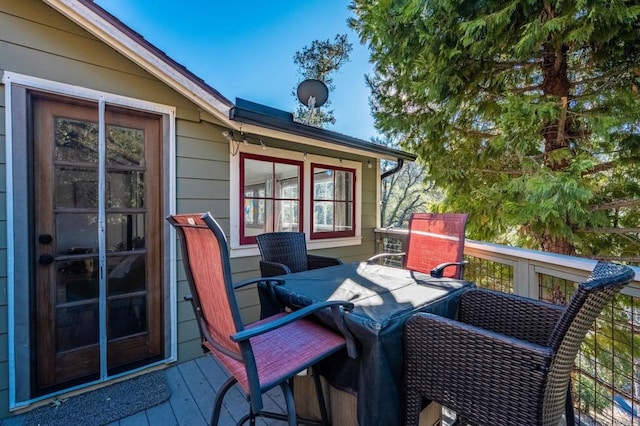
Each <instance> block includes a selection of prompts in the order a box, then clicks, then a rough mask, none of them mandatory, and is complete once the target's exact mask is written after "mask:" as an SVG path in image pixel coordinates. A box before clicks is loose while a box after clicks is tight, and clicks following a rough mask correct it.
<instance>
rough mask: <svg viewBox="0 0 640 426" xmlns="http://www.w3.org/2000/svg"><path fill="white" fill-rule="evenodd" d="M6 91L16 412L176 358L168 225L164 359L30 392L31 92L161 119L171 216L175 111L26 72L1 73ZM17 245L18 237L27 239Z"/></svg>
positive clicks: (11, 362) (172, 247)
mask: <svg viewBox="0 0 640 426" xmlns="http://www.w3.org/2000/svg"><path fill="white" fill-rule="evenodd" d="M2 82H3V83H4V90H5V105H4V106H5V124H6V132H5V133H6V137H5V155H6V204H7V304H8V362H9V409H10V410H16V409H19V408H22V407H26V406H28V405H30V404H32V403H34V402H37V401H41V400H44V399H47V398H51V397H52V396H55V395H58V394H62V393H67V392H70V391H72V390H76V389H80V388H85V387H88V386H92V385H95V384H97V383H102V382H106V381H110V380H113V379H115V378H118V377H122V376H126V375H130V374H133V373H136V372H138V371H141V370H145V369H148V368H150V367H152V366H155V365H159V364H164V363H169V362H173V361H175V360H177V294H176V293H177V290H176V264H175V261H173V260H174V259H175V250H176V238H175V234H174V231H173V229H171V227H170V226H169V224H168V223H166V221H165V223H163V231H164V232H163V238H164V247H165V253H164V265H163V266H164V270H165V275H164V276H165V282H164V289H165V291H166V292H165V298H164V300H163V312H164V324H165V330H166V332H165V346H164V353H165V357H164V359H162V360H161V361H157V362H155V363H151V364H149V365H145V366H143V367H139V368H137V369H133V370H130V371H127V372H124V373H119V374H114V375H111V376H107V377H104V378H101V379H98V380H96V381H92V382H89V383H84V384H81V385H77V386H74V387H70V388H67V389H63V390H59V391H56V392H53V393H50V394H46V395H41V396H38V397H34V396H33V395H32V394H31V380H32V377H31V372H30V367H29V363H30V356H31V353H32V352H33V351H32V350H31V349H32V348H31V342H30V338H29V334H30V333H28V332H25V331H28V329H29V326H30V325H29V324H30V321H31V313H30V312H29V301H30V299H31V297H32V295H31V294H30V291H31V290H30V288H31V286H30V285H29V284H30V282H31V280H32V279H34V278H33V277H31V276H30V275H31V263H33V262H34V261H35V260H34V256H33V250H32V249H31V248H30V244H29V243H30V241H33V238H29V236H28V230H29V227H30V223H31V221H32V220H33V217H30V216H29V214H25V212H26V213H30V210H29V206H30V205H33V204H32V197H33V194H30V192H29V191H27V190H26V189H27V187H28V182H29V180H28V176H29V166H30V162H29V160H28V158H29V155H30V153H29V152H28V147H29V144H28V143H27V142H28V138H29V137H30V130H29V127H30V125H29V123H30V120H31V118H30V117H29V116H28V114H29V107H28V94H29V91H31V90H33V91H38V92H48V93H50V94H54V95H60V96H64V97H67V98H69V97H72V98H79V99H83V100H92V101H96V102H106V103H108V104H110V105H115V106H119V107H124V108H130V109H135V110H140V111H145V112H150V113H154V114H158V115H161V116H162V129H161V135H162V140H163V146H162V151H163V152H162V157H163V164H162V168H163V171H164V172H163V176H162V178H161V179H162V182H163V187H164V194H165V202H164V205H163V206H162V208H163V210H164V212H163V213H164V216H166V215H169V214H173V213H174V212H175V204H176V174H175V139H176V135H175V115H176V113H175V107H172V106H168V105H163V104H158V103H154V102H148V101H144V100H140V99H134V98H130V97H126V96H120V95H115V94H111V93H106V92H101V91H96V90H92V89H87V88H82V87H78V86H72V85H69V84H65V83H59V82H55V81H50V80H45V79H40V78H36V77H31V76H28V75H24V74H17V73H12V72H8V71H5V72H4V73H3V74H2ZM25 235H27V237H26V238H20V239H19V240H18V241H16V239H15V237H16V236H25ZM25 359H26V361H25Z"/></svg>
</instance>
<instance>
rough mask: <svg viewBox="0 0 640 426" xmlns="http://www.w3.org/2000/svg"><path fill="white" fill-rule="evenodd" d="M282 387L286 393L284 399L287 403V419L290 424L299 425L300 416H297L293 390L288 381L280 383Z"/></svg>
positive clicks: (290, 425) (292, 425) (291, 425)
mask: <svg viewBox="0 0 640 426" xmlns="http://www.w3.org/2000/svg"><path fill="white" fill-rule="evenodd" d="M280 389H282V393H283V395H284V401H285V403H286V404H287V419H288V424H289V426H297V425H298V418H297V416H296V403H295V402H294V400H293V392H292V391H291V385H290V384H289V382H288V381H285V382H282V383H280Z"/></svg>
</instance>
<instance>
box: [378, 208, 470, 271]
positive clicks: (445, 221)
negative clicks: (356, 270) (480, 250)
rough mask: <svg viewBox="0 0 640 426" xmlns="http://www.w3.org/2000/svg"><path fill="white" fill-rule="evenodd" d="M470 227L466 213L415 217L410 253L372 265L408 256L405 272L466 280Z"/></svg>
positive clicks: (411, 231) (408, 249)
mask: <svg viewBox="0 0 640 426" xmlns="http://www.w3.org/2000/svg"><path fill="white" fill-rule="evenodd" d="M466 224H467V214H466V213H412V214H411V217H410V218H409V236H408V239H407V250H406V252H403V253H381V254H377V255H375V256H373V257H371V258H369V260H368V262H370V263H373V262H378V261H380V260H381V259H383V258H385V257H390V256H404V260H403V264H402V266H403V268H405V269H408V270H411V271H417V272H422V273H425V274H431V276H433V277H435V278H442V277H447V278H455V279H462V276H463V274H464V269H463V268H464V265H465V264H466V263H467V262H465V261H463V254H464V240H465V237H464V232H465V228H466Z"/></svg>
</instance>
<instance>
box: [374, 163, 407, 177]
mask: <svg viewBox="0 0 640 426" xmlns="http://www.w3.org/2000/svg"><path fill="white" fill-rule="evenodd" d="M403 165H404V159H403V158H398V163H397V164H396V166H395V167H394V168H393V169H391V170H387V171H386V172H384V173H383V174H381V175H380V180H383V179H384V178H386V177H388V176H391V175H393V174H396V173H398V172H399V171H400V169H401V168H402V166H403Z"/></svg>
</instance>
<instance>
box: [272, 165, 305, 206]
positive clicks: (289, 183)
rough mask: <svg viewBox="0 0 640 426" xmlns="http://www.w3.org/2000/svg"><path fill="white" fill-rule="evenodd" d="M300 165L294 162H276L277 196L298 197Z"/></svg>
mask: <svg viewBox="0 0 640 426" xmlns="http://www.w3.org/2000/svg"><path fill="white" fill-rule="evenodd" d="M298 170H299V167H298V166H296V165H293V164H282V163H276V164H275V172H276V177H275V180H276V188H275V190H276V195H275V197H276V198H298V193H299V189H298V186H299V177H298Z"/></svg>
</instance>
